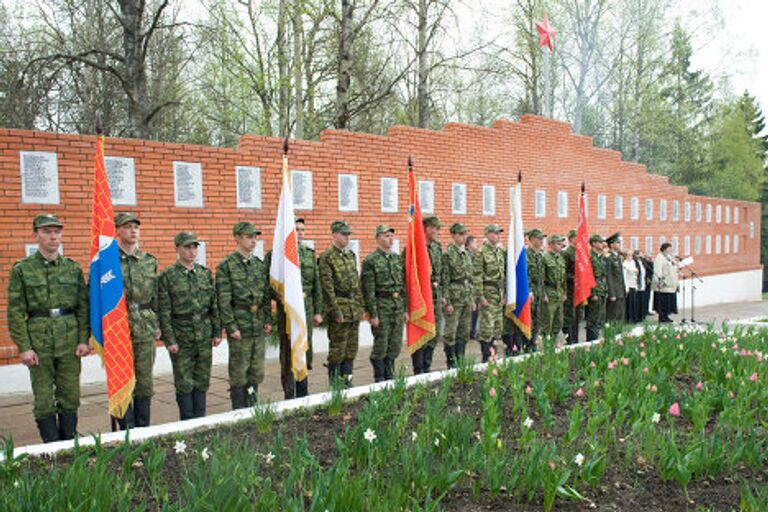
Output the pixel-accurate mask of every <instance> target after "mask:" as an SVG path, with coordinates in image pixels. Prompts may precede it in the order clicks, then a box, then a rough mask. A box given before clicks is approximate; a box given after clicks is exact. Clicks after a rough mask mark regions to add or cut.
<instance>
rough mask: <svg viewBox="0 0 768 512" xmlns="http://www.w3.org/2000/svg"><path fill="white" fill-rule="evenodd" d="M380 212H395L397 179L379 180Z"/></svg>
mask: <svg viewBox="0 0 768 512" xmlns="http://www.w3.org/2000/svg"><path fill="white" fill-rule="evenodd" d="M381 211H382V212H384V213H395V212H397V178H381Z"/></svg>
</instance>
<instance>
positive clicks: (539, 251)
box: [525, 228, 547, 352]
mask: <svg viewBox="0 0 768 512" xmlns="http://www.w3.org/2000/svg"><path fill="white" fill-rule="evenodd" d="M545 236H547V235H545V234H544V232H543V231H541V230H540V229H538V228H533V229H532V230H530V231H529V232H528V240H529V242H530V244H529V245H528V247H526V248H525V263H526V265H527V266H528V287H529V288H530V291H531V295H532V296H531V339H530V340H527V341H526V346H525V351H526V352H535V351H536V338H538V337H539V333H540V332H541V329H542V327H543V326H544V307H543V306H544V297H545V293H544V237H545Z"/></svg>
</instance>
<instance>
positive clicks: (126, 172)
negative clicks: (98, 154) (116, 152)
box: [104, 156, 136, 206]
mask: <svg viewBox="0 0 768 512" xmlns="http://www.w3.org/2000/svg"><path fill="white" fill-rule="evenodd" d="M104 168H105V169H106V170H107V181H109V193H110V194H111V195H112V204H113V205H123V206H136V166H135V163H134V160H133V158H125V157H121V156H105V157H104Z"/></svg>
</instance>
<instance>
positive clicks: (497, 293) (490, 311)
mask: <svg viewBox="0 0 768 512" xmlns="http://www.w3.org/2000/svg"><path fill="white" fill-rule="evenodd" d="M483 296H484V297H485V299H486V300H487V301H488V302H489V303H490V304H488V305H487V306H482V305H478V307H479V308H480V327H478V330H477V339H478V340H480V341H491V340H497V339H501V334H502V331H503V324H504V304H503V302H502V293H501V290H500V289H499V288H496V287H493V286H485V287H483Z"/></svg>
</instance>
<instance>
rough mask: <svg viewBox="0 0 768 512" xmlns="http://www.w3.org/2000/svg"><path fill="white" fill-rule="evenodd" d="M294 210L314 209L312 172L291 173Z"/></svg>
mask: <svg viewBox="0 0 768 512" xmlns="http://www.w3.org/2000/svg"><path fill="white" fill-rule="evenodd" d="M291 189H292V190H293V209H294V210H311V209H312V171H291Z"/></svg>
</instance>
